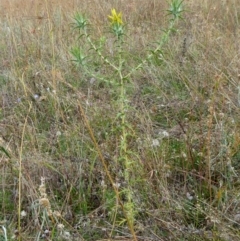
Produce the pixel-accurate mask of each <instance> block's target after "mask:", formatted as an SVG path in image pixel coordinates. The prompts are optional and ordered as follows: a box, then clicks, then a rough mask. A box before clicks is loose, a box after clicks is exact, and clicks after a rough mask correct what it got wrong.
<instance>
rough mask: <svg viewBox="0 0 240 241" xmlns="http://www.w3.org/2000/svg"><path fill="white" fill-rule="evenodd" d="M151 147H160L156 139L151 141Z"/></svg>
mask: <svg viewBox="0 0 240 241" xmlns="http://www.w3.org/2000/svg"><path fill="white" fill-rule="evenodd" d="M152 146H153V147H157V146H160V142H159V140H158V139H153V140H152Z"/></svg>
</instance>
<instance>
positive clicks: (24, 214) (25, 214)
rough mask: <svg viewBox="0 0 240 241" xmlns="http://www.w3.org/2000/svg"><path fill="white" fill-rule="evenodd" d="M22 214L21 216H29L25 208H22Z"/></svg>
mask: <svg viewBox="0 0 240 241" xmlns="http://www.w3.org/2000/svg"><path fill="white" fill-rule="evenodd" d="M20 215H21V217H22V218H24V217H26V216H27V212H26V211H24V210H22V211H21V214H20Z"/></svg>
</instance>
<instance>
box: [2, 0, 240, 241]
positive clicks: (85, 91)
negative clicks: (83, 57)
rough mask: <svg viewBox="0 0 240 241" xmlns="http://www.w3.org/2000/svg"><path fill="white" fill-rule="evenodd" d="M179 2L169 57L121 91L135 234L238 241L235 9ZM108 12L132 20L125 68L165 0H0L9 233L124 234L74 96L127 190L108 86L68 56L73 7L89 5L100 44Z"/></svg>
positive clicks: (157, 27)
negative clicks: (180, 9)
mask: <svg viewBox="0 0 240 241" xmlns="http://www.w3.org/2000/svg"><path fill="white" fill-rule="evenodd" d="M184 2H185V8H186V10H187V11H186V12H185V13H184V20H183V21H179V23H178V26H177V30H178V31H176V32H175V33H174V34H173V35H172V36H171V38H170V40H169V42H168V43H167V44H166V45H165V46H164V48H163V51H162V55H163V59H161V58H158V57H161V56H156V58H154V59H153V60H152V62H151V63H149V64H148V66H145V68H143V69H141V70H140V71H139V72H137V73H135V74H134V75H133V76H132V79H131V81H132V83H133V86H134V88H132V86H131V87H129V89H128V90H127V91H128V92H127V93H128V95H129V101H130V102H129V113H127V115H128V116H127V119H128V122H129V123H130V124H131V126H132V129H133V133H134V134H132V136H131V138H129V140H128V141H129V143H128V144H129V147H130V149H131V151H132V153H133V155H132V158H133V160H134V163H135V164H134V165H133V170H131V175H132V177H134V179H135V181H134V183H132V184H131V185H132V186H131V189H132V190H133V194H134V202H135V205H136V221H135V226H134V230H135V233H136V236H137V238H138V240H224V241H230V240H238V239H239V235H240V232H239V225H240V219H239V213H240V201H239V200H240V196H239V175H240V166H239V158H240V134H239V129H240V121H239V120H240V116H239V107H240V92H239V91H240V89H239V88H240V83H239V81H240V72H239V71H240V61H239V59H240V56H239V55H240V46H239V38H240V28H239V25H240V6H239V4H238V1H237V0H223V1H217V0H203V1H193V0H185V1H184ZM113 7H114V8H116V9H117V10H118V11H122V13H123V16H124V19H123V20H124V22H125V23H127V31H128V38H127V40H126V49H125V50H126V53H125V54H126V56H127V57H126V58H127V63H128V65H127V66H126V68H129V69H131V68H132V66H135V65H136V64H137V63H138V61H139V59H141V58H142V57H143V56H145V55H146V52H145V51H144V49H145V50H146V51H148V50H149V49H151V48H152V47H153V46H154V42H155V41H157V40H158V36H160V35H161V34H162V30H163V29H165V28H166V26H167V23H168V18H167V17H166V15H165V12H164V10H165V9H167V4H166V3H165V1H156V0H148V1H146V0H133V1H130V2H129V1H127V0H120V1H117V0H115V1H114V0H113V1H110V0H106V1H97V0H89V1H87V0H81V1H80V0H79V1H78V0H68V1H55V0H54V1H48V0H45V1H30V0H28V1H27V0H9V1H7V0H5V1H1V2H0V20H1V21H0V36H1V38H0V53H1V54H0V147H1V149H0V176H1V179H0V180H1V182H0V207H1V210H2V212H1V214H0V221H1V222H0V224H1V225H2V226H4V227H6V228H7V233H8V236H9V237H12V239H13V240H15V239H18V240H21V239H22V240H40V237H42V239H45V240H120V239H123V240H129V239H131V235H130V232H129V230H128V227H127V225H125V224H126V223H124V222H123V223H122V221H123V219H124V217H123V213H122V211H121V209H120V208H119V206H118V203H116V197H115V194H114V192H113V190H112V188H111V185H110V183H109V180H108V178H107V176H106V173H105V172H104V169H103V167H102V165H101V162H100V160H99V156H98V153H97V151H96V149H95V147H94V145H93V143H92V141H91V138H90V136H89V133H88V130H87V128H86V127H85V123H84V120H83V116H82V114H81V113H80V111H79V105H78V102H80V103H81V104H82V105H83V107H84V110H85V114H86V117H87V118H88V121H89V123H90V125H91V128H92V129H93V132H94V134H95V137H96V139H97V142H98V145H99V147H100V148H101V151H102V153H103V155H104V158H105V161H106V163H107V165H108V169H109V171H110V173H111V175H112V177H113V179H114V181H115V182H116V184H120V185H121V186H120V189H121V188H122V187H123V188H124V185H126V183H124V180H122V179H121V178H122V176H121V173H122V172H123V170H122V168H123V167H122V166H121V164H119V163H118V162H117V160H118V156H119V153H118V148H117V147H118V146H119V140H118V135H119V132H118V128H117V126H116V123H115V122H113V120H114V118H115V117H116V108H117V103H116V101H115V99H116V93H115V92H114V90H113V89H111V88H110V87H109V86H107V85H106V84H104V83H101V82H98V81H95V82H94V83H92V82H91V77H90V76H88V75H86V74H84V73H83V72H82V71H81V70H79V69H78V68H77V67H76V66H75V65H74V64H73V63H72V61H71V58H72V56H71V55H70V49H71V47H72V46H73V45H74V44H75V43H76V42H77V41H78V40H77V38H78V36H77V35H76V33H75V32H74V31H73V30H72V25H71V23H72V21H73V20H72V16H73V14H74V13H75V12H76V11H81V12H84V13H85V14H86V16H88V18H89V20H90V22H91V25H92V26H93V29H94V30H93V31H92V36H93V39H98V38H99V37H100V36H102V35H106V36H109V35H108V32H107V28H106V26H107V24H108V23H107V15H109V13H110V10H111V8H113ZM107 46H109V49H108V48H107V49H106V50H105V53H106V54H109V50H110V49H111V46H112V40H111V39H109V40H108V42H107ZM93 68H94V65H93ZM100 71H101V72H102V73H104V74H105V75H109V76H110V74H111V73H110V72H108V71H109V70H108V69H105V68H100ZM64 83H68V85H66V84H64ZM69 86H71V88H69ZM41 177H44V178H45V179H44V180H45V182H44V185H46V186H45V188H46V189H45V190H44V191H45V193H46V196H44V195H43V190H42V189H41V188H40V189H41V190H42V192H41V190H39V186H40V185H41V187H43V183H41ZM42 180H43V179H42ZM122 198H123V201H124V195H123V196H122ZM43 199H44V201H45V202H41V200H43ZM46 205H47V206H46ZM46 207H47V208H49V209H48V211H49V210H50V209H51V212H52V213H51V215H49V213H46V212H45V211H46ZM23 211H24V212H23ZM63 225H64V226H63ZM19 231H20V232H19ZM2 237H4V236H3V234H1V233H0V239H1V238H2Z"/></svg>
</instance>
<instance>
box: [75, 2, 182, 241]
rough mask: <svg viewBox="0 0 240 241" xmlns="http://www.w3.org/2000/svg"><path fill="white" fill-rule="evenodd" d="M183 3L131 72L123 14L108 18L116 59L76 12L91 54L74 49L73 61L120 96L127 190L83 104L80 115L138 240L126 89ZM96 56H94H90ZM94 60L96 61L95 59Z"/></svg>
mask: <svg viewBox="0 0 240 241" xmlns="http://www.w3.org/2000/svg"><path fill="white" fill-rule="evenodd" d="M182 11H183V10H182V1H179V0H172V2H171V3H170V8H169V10H168V14H169V15H170V17H171V18H170V20H169V26H168V28H167V29H166V30H165V31H164V32H163V35H162V36H161V38H160V40H159V41H157V46H156V47H155V49H153V50H152V51H151V52H150V54H148V55H147V56H146V58H145V59H143V60H141V61H140V63H139V64H138V65H137V66H135V67H133V68H131V69H130V70H127V68H126V66H127V59H126V57H124V55H123V53H124V43H125V35H126V28H125V24H124V21H123V19H122V13H121V12H117V11H116V10H115V9H112V10H111V15H109V16H108V19H109V21H110V24H109V28H110V32H111V34H112V35H113V36H114V38H115V42H114V48H115V49H114V50H115V52H114V56H108V55H105V54H104V52H103V50H102V46H104V44H106V42H105V41H104V40H105V38H104V37H101V39H100V42H101V45H100V46H99V45H98V43H99V42H95V41H93V40H92V38H91V34H90V30H89V24H88V20H87V18H86V17H85V16H84V15H82V14H80V13H77V14H76V15H75V16H74V29H76V30H78V31H79V39H80V40H81V41H82V42H81V46H85V45H88V46H89V47H88V51H86V50H84V49H83V48H81V47H74V48H72V50H71V53H72V55H73V57H74V59H73V61H75V62H76V64H77V65H78V66H80V67H81V68H82V69H83V70H84V72H85V73H86V74H87V75H89V77H92V78H96V79H97V80H101V81H104V82H105V83H108V84H109V85H111V87H112V88H113V90H114V91H115V93H117V101H116V103H117V108H116V110H117V111H116V115H115V118H114V119H113V120H112V123H116V122H117V123H118V124H119V126H118V131H119V133H120V134H119V141H118V143H119V144H118V145H117V146H116V149H117V153H119V156H118V158H117V161H118V165H120V166H121V168H122V170H123V174H122V175H123V178H124V183H126V185H125V186H126V187H125V188H122V189H121V190H120V191H118V188H116V185H115V183H114V181H113V179H112V177H111V173H110V172H109V170H108V168H107V165H106V163H105V161H104V158H103V155H102V153H101V150H100V148H99V146H98V144H97V141H96V139H95V137H94V134H93V131H92V128H91V126H90V124H89V122H88V120H87V117H86V115H85V113H84V110H83V108H82V106H81V104H80V110H81V114H82V115H83V117H84V120H85V124H86V126H87V128H88V130H89V132H90V135H91V138H92V140H93V142H94V145H95V147H96V149H97V152H98V154H99V156H100V159H101V161H102V164H103V166H104V169H105V172H106V174H107V176H108V178H109V180H110V182H111V184H112V186H113V189H114V191H115V193H116V197H117V200H118V203H119V204H120V206H121V207H122V209H123V213H124V215H125V218H126V222H127V223H128V226H129V228H130V230H131V233H132V235H133V237H134V239H135V240H137V238H136V235H135V233H134V229H133V227H134V222H135V215H136V213H137V212H136V208H135V202H134V195H133V184H134V181H135V180H134V177H133V176H134V175H133V173H132V172H133V171H132V170H134V168H133V167H134V166H136V165H137V162H138V158H137V154H136V153H134V152H133V151H132V150H131V147H130V146H129V139H130V138H131V137H133V132H132V128H131V123H130V121H129V120H128V115H127V113H128V110H129V107H130V106H129V100H128V98H129V97H128V95H127V90H128V88H129V86H132V82H131V77H132V76H133V74H134V73H135V72H136V71H137V70H139V69H142V68H144V66H145V65H146V64H147V63H149V60H150V59H151V58H153V57H154V56H155V55H156V54H157V53H158V52H159V51H161V50H162V48H163V45H164V44H165V43H166V42H167V41H168V40H169V37H170V34H171V33H172V32H173V31H175V29H174V26H175V24H176V22H177V21H178V19H180V18H181V16H182ZM91 55H93V56H91ZM93 57H94V58H93ZM93 59H94V61H96V60H98V61H99V62H100V66H103V65H104V66H106V67H108V68H109V69H111V71H112V73H113V74H112V76H113V77H111V78H109V77H108V76H106V75H104V74H102V75H100V74H99V73H96V72H95V71H93V68H92V66H91V65H92V62H91V61H92V60H93ZM122 195H123V196H124V197H125V202H124V203H123V202H122V201H121V196H122Z"/></svg>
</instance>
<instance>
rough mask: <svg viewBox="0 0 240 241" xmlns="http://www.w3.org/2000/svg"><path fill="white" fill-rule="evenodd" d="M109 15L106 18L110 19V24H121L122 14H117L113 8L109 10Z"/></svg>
mask: <svg viewBox="0 0 240 241" xmlns="http://www.w3.org/2000/svg"><path fill="white" fill-rule="evenodd" d="M111 13H112V15H110V16H108V18H109V19H110V22H111V23H112V24H116V23H117V24H120V25H122V24H123V21H122V13H121V12H120V13H117V12H116V10H115V9H114V8H113V9H112V10H111Z"/></svg>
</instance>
